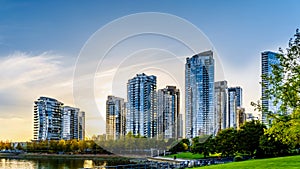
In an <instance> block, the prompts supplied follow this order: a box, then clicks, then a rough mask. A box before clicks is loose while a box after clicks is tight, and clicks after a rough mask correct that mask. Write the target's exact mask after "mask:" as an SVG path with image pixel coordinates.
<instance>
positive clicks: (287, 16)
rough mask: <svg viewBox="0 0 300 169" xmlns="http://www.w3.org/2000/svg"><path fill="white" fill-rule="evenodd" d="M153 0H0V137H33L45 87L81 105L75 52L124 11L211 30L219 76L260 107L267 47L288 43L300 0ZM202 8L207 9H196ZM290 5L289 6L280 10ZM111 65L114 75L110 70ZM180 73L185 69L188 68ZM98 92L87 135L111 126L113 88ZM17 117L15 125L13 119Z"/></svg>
mask: <svg viewBox="0 0 300 169" xmlns="http://www.w3.org/2000/svg"><path fill="white" fill-rule="evenodd" d="M147 2H148V3H146V4H147V5H144V4H142V3H138V2H128V3H127V4H124V5H121V4H120V3H111V2H110V3H103V2H89V3H78V2H74V3H73V5H69V3H67V2H58V1H56V2H44V3H41V2H34V1H27V2H19V1H10V2H8V1H1V2H0V13H1V15H0V20H1V23H2V24H1V25H0V65H1V66H0V71H1V72H2V73H1V83H0V84H1V85H0V93H1V95H0V100H1V102H0V110H1V111H0V134H1V135H0V140H6V139H8V140H16V141H28V140H30V139H31V138H32V124H33V118H32V111H33V103H32V101H33V100H35V99H36V98H38V97H39V96H41V95H42V96H49V97H54V98H57V99H58V100H64V102H65V103H66V104H68V105H71V106H75V107H76V106H77V105H76V104H75V103H74V100H73V92H72V75H73V71H74V65H75V62H76V57H77V55H78V53H79V52H80V49H81V48H82V46H83V45H84V44H85V42H86V41H87V40H88V38H89V37H90V36H91V35H92V34H93V33H94V32H95V31H97V30H98V29H99V28H101V27H103V26H104V25H105V24H107V23H109V22H111V21H112V20H114V19H117V18H119V17H123V16H126V15H129V14H134V13H137V12H149V11H150V12H163V13H170V14H173V15H176V16H178V17H182V18H184V19H186V20H188V21H189V22H191V23H193V24H194V25H195V26H196V27H198V28H199V29H200V30H202V31H203V33H205V35H206V36H207V37H208V38H209V39H210V41H211V42H212V43H213V46H214V48H215V49H216V51H217V52H218V55H219V58H220V59H221V62H222V65H223V69H224V74H225V78H224V79H220V80H227V81H228V86H241V87H242V88H243V94H244V100H243V101H244V102H243V106H244V107H245V108H246V110H245V111H246V113H253V108H252V107H251V106H250V102H251V101H257V100H258V99H259V98H260V97H261V89H260V85H259V82H260V81H261V79H260V75H261V71H260V69H261V61H260V59H261V52H263V51H267V50H270V51H277V49H278V47H282V48H285V47H286V46H287V43H288V40H289V38H290V37H291V36H292V35H293V32H294V31H295V29H296V28H297V27H299V25H298V24H297V21H298V19H299V18H298V17H297V16H299V11H298V10H297V6H298V5H297V4H298V3H299V2H294V1H287V2H273V1H264V2H260V1H248V2H240V1H230V2H222V1H213V2H205V1H200V2H197V1H193V2H191V3H185V2H180V1H177V2H176V3H171V2H170V1H166V2H162V3H159V2H150V1H147ZM57 3H59V4H60V5H57ZM199 8H201V10H202V12H200V13H199V12H195V11H198V9H199ZM128 9H131V10H128ZM53 10H55V12H53ZM212 10H213V11H215V12H211V11H212ZM283 10H288V11H290V12H289V13H286V12H282V13H281V12H278V11H283ZM274 23H279V24H274ZM197 52H203V51H197ZM179 55H180V56H182V58H183V60H184V59H185V57H189V56H191V55H189V53H188V54H187V53H184V52H183V53H180V54H179ZM119 59H120V58H119ZM144 62H147V60H144ZM183 67H184V66H182V67H178V69H179V70H183V72H181V73H184V68H183ZM106 73H107V75H108V76H109V75H111V74H110V72H109V71H108V72H106ZM135 73H141V72H133V74H135ZM146 73H148V74H156V73H157V72H149V71H148V72H146ZM101 76H102V77H101V81H100V83H99V89H96V90H97V91H99V90H101V91H106V90H107V88H106V86H107V85H109V84H105V83H104V82H105V81H106V80H107V77H103V76H104V75H103V74H101ZM157 76H158V79H160V78H161V79H167V77H166V76H165V75H164V74H162V75H157ZM179 76H180V77H182V74H179ZM168 81H171V82H172V83H170V85H175V86H178V88H180V89H181V91H183V90H182V89H183V88H182V87H183V86H182V85H178V84H177V83H176V82H174V81H172V79H168ZM159 83H161V84H159ZM164 86H165V83H164V82H158V88H161V87H164ZM120 90H123V89H120ZM110 94H113V93H110ZM99 95H104V97H101V98H97V103H99V106H100V108H99V110H100V113H101V115H99V113H98V112H87V113H88V114H86V123H87V126H86V128H87V135H88V136H92V135H93V134H96V135H97V134H101V133H103V132H104V131H105V130H103V131H100V130H99V128H102V129H105V127H104V126H101V124H99V121H101V120H102V119H103V114H104V115H105V99H106V96H107V95H105V94H103V93H99ZM120 97H123V96H120ZM181 105H182V104H181ZM181 113H182V111H181ZM12 123H13V124H16V125H10V124H12Z"/></svg>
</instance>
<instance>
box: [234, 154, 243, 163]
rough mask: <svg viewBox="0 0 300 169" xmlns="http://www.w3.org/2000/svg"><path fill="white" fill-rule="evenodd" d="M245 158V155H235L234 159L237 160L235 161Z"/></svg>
mask: <svg viewBox="0 0 300 169" xmlns="http://www.w3.org/2000/svg"><path fill="white" fill-rule="evenodd" d="M243 160H244V159H243V157H242V156H239V155H238V156H235V157H234V159H233V161H235V162H237V161H243Z"/></svg>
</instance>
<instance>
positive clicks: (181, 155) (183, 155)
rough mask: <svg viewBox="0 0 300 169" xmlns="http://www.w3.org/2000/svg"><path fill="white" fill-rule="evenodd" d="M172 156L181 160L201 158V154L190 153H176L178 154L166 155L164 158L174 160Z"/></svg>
mask: <svg viewBox="0 0 300 169" xmlns="http://www.w3.org/2000/svg"><path fill="white" fill-rule="evenodd" d="M174 156H176V158H182V159H199V158H203V154H193V153H191V152H182V153H178V154H172V155H166V157H170V158H174Z"/></svg>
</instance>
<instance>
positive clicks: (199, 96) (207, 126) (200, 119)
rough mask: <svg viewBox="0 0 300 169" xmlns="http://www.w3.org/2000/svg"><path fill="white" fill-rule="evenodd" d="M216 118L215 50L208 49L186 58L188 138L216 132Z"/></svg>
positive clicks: (186, 131) (186, 129) (186, 123)
mask: <svg viewBox="0 0 300 169" xmlns="http://www.w3.org/2000/svg"><path fill="white" fill-rule="evenodd" d="M214 118H215V117H214V59H213V52H212V51H206V52H203V53H199V54H197V55H194V56H192V57H191V58H187V59H186V64H185V120H186V122H185V126H186V127H185V135H186V138H194V137H196V136H199V135H203V134H205V135H210V134H216V133H215V125H214V121H215V119H214Z"/></svg>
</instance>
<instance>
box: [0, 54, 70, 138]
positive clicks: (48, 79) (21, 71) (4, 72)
mask: <svg viewBox="0 0 300 169" xmlns="http://www.w3.org/2000/svg"><path fill="white" fill-rule="evenodd" d="M74 62H75V58H71V57H67V56H62V55H58V54H55V53H52V52H44V53H41V54H32V53H24V52H15V53H13V54H11V55H8V56H2V57H0V72H1V74H0V121H1V123H0V129H1V130H0V133H1V134H2V133H3V134H4V131H2V130H4V129H5V130H8V131H11V132H13V133H14V135H16V136H18V138H23V140H24V139H25V140H29V139H31V138H32V112H33V101H34V100H36V99H37V98H38V97H40V96H42V95H43V96H49V97H54V98H57V99H58V100H60V101H62V102H64V103H66V104H68V105H72V104H73V97H72V78H73V76H72V75H73V69H74V66H73V65H72V64H70V63H73V64H74ZM20 119H22V123H19V122H16V121H20ZM5 120H7V121H11V122H16V123H13V124H14V125H13V126H10V125H7V123H4V122H3V121H5ZM2 122H3V123H2ZM21 129H22V130H21ZM25 129H26V130H25ZM24 130H25V131H24ZM20 136H22V137H20ZM7 137H9V138H7V139H16V138H17V137H13V135H8V136H7ZM18 138H17V139H18Z"/></svg>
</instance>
